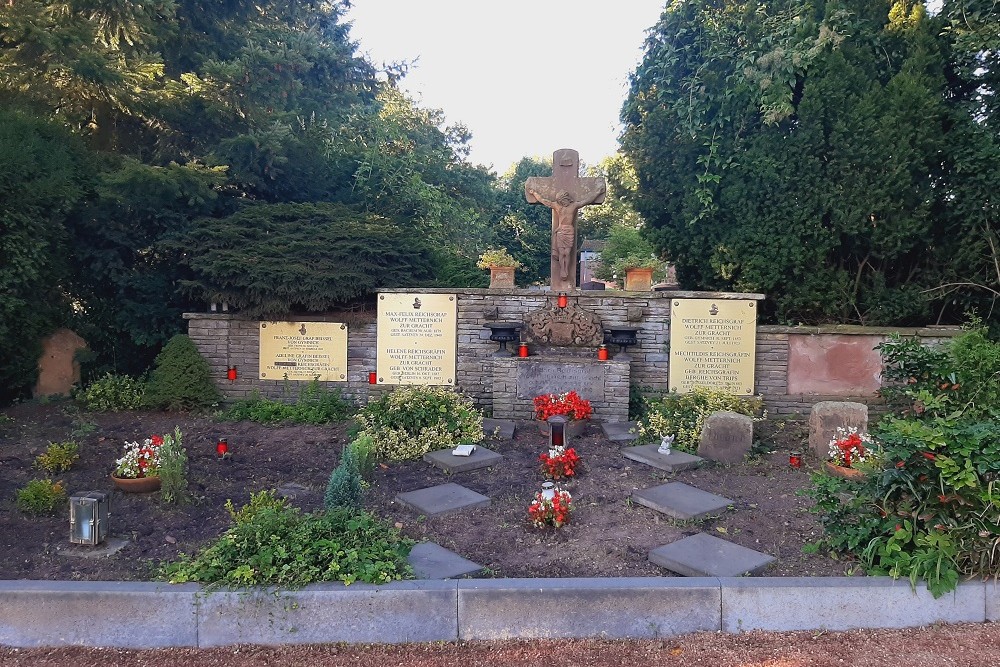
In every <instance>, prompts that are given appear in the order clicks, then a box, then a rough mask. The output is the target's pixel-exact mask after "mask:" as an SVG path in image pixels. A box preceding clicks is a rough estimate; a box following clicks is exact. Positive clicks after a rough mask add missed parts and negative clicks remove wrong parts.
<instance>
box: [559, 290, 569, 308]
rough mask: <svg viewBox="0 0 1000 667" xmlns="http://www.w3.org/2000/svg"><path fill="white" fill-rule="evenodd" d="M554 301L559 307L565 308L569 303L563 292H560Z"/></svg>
mask: <svg viewBox="0 0 1000 667" xmlns="http://www.w3.org/2000/svg"><path fill="white" fill-rule="evenodd" d="M556 303H557V304H558V305H559V307H560V308H565V307H566V306H567V305H568V304H569V299H568V298H567V297H566V294H565V293H560V294H559V297H558V298H557V300H556Z"/></svg>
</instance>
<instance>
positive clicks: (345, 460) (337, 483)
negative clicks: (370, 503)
mask: <svg viewBox="0 0 1000 667" xmlns="http://www.w3.org/2000/svg"><path fill="white" fill-rule="evenodd" d="M361 494H362V484H361V471H360V470H359V468H358V460H357V452H356V451H355V449H354V448H353V447H352V446H351V445H347V446H346V447H344V453H343V454H342V455H341V457H340V465H339V466H337V467H336V468H335V469H334V471H333V473H332V474H331V475H330V481H329V482H327V485H326V494H325V495H324V496H323V505H324V506H325V507H326V508H327V509H328V510H332V509H334V508H337V507H352V508H355V509H360V508H361Z"/></svg>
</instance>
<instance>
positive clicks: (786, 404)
mask: <svg viewBox="0 0 1000 667" xmlns="http://www.w3.org/2000/svg"><path fill="white" fill-rule="evenodd" d="M414 291H423V292H430V293H447V294H455V295H456V296H457V302H458V345H457V362H456V365H457V368H456V371H457V375H456V386H457V387H458V389H460V390H461V391H463V392H465V393H466V394H468V395H470V396H471V397H472V398H473V400H474V401H475V402H476V403H477V405H479V406H480V407H483V408H485V409H487V410H490V411H492V412H493V413H494V414H496V415H498V416H499V415H503V416H504V417H506V418H530V416H531V415H530V408H529V407H528V403H526V402H525V401H524V400H523V397H522V398H521V399H518V398H517V397H516V395H515V394H514V393H512V392H511V391H510V390H509V389H507V388H506V387H507V385H506V384H505V383H504V381H503V379H504V377H505V376H507V377H509V376H510V374H511V373H514V371H515V370H516V368H517V367H516V364H517V363H518V359H516V358H506V359H505V358H500V357H494V356H493V354H494V353H495V352H496V351H497V349H498V345H497V343H495V342H493V341H491V340H490V339H489V336H490V331H489V329H487V328H485V326H484V325H485V324H486V323H488V322H522V321H524V319H525V317H526V316H527V314H528V313H529V312H531V311H533V310H538V309H541V308H544V307H546V306H548V305H549V304H551V303H552V302H553V301H554V300H555V298H556V296H555V295H554V294H551V293H548V292H542V291H536V290H522V289H504V290H489V289H468V290H385V292H393V293H406V292H414ZM569 298H570V300H572V301H575V302H576V303H577V305H579V306H580V307H582V308H585V309H588V310H591V311H593V312H595V313H597V314H598V315H599V316H600V317H601V319H602V322H603V326H604V327H605V328H608V327H609V326H613V325H618V326H630V327H638V328H639V332H638V342H637V345H635V346H633V347H630V348H628V350H627V352H628V356H629V357H630V358H631V360H630V361H629V362H622V361H615V360H614V359H612V361H611V362H609V363H608V372H607V374H606V390H607V392H606V395H607V396H608V401H607V402H606V403H603V404H601V405H595V418H597V419H603V418H608V417H613V418H612V419H610V420H611V421H618V420H619V417H620V415H622V414H624V413H625V412H626V411H627V405H628V387H629V385H632V386H634V387H638V388H639V389H641V390H642V391H643V392H645V393H664V392H666V391H668V380H669V369H670V344H669V343H670V301H671V299H683V298H699V299H748V298H749V299H760V298H762V297H761V295H748V294H722V293H715V292H713V293H706V292H683V291H671V292H652V293H628V292H590V291H575V292H571V293H570V295H569ZM184 318H185V319H187V320H188V334H189V335H190V336H191V338H192V340H193V341H194V343H195V344H196V345H197V346H198V349H199V350H200V351H201V353H202V355H203V356H204V357H205V358H206V359H207V360H208V362H209V364H210V366H211V369H212V376H213V378H214V379H215V382H216V384H217V385H218V387H219V389H220V390H221V391H222V393H223V396H225V398H226V399H227V400H236V399H240V398H245V397H247V396H249V395H251V394H252V393H253V392H254V391H259V392H260V393H261V395H263V396H266V397H269V398H280V399H286V400H294V399H295V398H296V397H297V395H298V391H299V390H300V389H301V388H302V387H303V386H305V383H303V382H288V383H286V382H283V381H281V380H260V379H258V375H259V363H260V353H259V342H260V338H259V331H260V329H259V325H260V322H259V321H258V320H247V319H242V318H241V317H240V316H239V314H232V313H185V315H184ZM288 319H289V320H291V321H332V322H338V321H342V318H341V317H339V316H338V315H335V314H333V315H324V316H315V315H312V316H303V317H289V318H288ZM893 332H898V333H899V334H901V335H903V336H919V337H920V338H921V339H922V341H923V342H924V343H925V344H936V343H939V342H941V341H943V340H946V339H948V338H950V337H952V336H954V335H956V334H957V333H958V332H957V330H954V329H948V328H941V327H928V328H908V329H903V328H901V329H888V328H871V327H854V326H828V327H784V326H758V327H757V341H756V367H755V393H757V394H760V395H762V396H763V397H764V400H765V404H766V406H767V408H768V411H769V412H770V413H771V414H781V415H794V414H798V415H807V414H808V413H809V410H810V408H811V407H812V405H813V404H815V403H818V402H820V401H829V400H838V401H859V402H862V403H866V404H868V405H869V406H871V407H872V408H873V409H874V410H878V407H879V405H880V404H881V401H880V399H879V398H878V397H877V396H875V395H874V394H873V393H872V392H871V391H869V390H867V389H865V390H864V391H861V390H858V391H857V392H856V393H851V391H850V390H846V391H845V390H844V389H843V388H842V387H841V388H838V390H837V391H836V392H835V393H830V394H824V393H808V394H789V393H788V387H789V355H790V345H789V340H790V338H793V337H808V342H810V343H812V342H815V345H814V347H819V348H821V349H827V348H829V349H835V348H836V347H837V345H838V341H842V340H849V339H850V338H849V337H852V336H861V335H865V336H873V335H874V336H881V337H886V336H888V335H889V334H890V333H893ZM845 337H847V338H845ZM800 340H802V339H800ZM609 347H611V348H612V350H611V354H612V357H614V355H615V353H616V352H617V349H616V346H609ZM793 347H795V348H796V349H798V348H799V347H801V346H793ZM532 352H533V353H535V352H542V353H551V352H552V351H551V350H548V351H538V350H533V351H532ZM568 352H569V353H571V354H576V355H577V356H582V357H586V358H588V359H593V358H595V357H596V352H597V351H596V350H589V349H586V350H570V351H568ZM792 354H795V353H794V351H793V352H792ZM375 357H376V325H375V322H367V323H362V324H349V326H348V374H347V375H348V377H347V382H329V383H323V384H325V385H326V386H328V387H329V388H334V389H340V390H341V392H342V393H343V395H344V397H345V398H348V399H350V400H351V401H353V402H354V403H356V404H358V405H361V404H364V403H365V402H367V401H368V399H369V397H370V396H373V395H377V394H378V393H381V392H384V391H387V390H388V389H390V388H391V387H387V386H385V385H377V386H376V385H370V384H368V373H369V372H370V371H374V370H375V361H376V358H375ZM498 361H499V366H498ZM809 361H810V360H803V359H798V360H797V363H796V364H795V365H796V368H798V369H799V370H798V372H799V373H802V372H805V373H808V372H809V366H808V362H809ZM230 367H235V368H236V369H237V379H236V380H233V381H230V380H228V379H227V375H226V371H227V369H228V368H230ZM850 367H851V366H850V364H848V365H847V368H850ZM803 369H804V370H803ZM498 387H500V390H499V391H498V390H497V388H498ZM498 401H499V404H498Z"/></svg>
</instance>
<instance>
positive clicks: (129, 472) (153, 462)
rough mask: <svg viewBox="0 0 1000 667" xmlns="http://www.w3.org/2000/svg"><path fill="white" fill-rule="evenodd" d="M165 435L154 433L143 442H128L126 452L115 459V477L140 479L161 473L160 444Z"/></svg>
mask: <svg viewBox="0 0 1000 667" xmlns="http://www.w3.org/2000/svg"><path fill="white" fill-rule="evenodd" d="M162 444H163V436H160V435H154V436H151V437H149V438H146V439H145V440H144V441H143V442H142V444H139V443H138V442H126V443H125V454H124V456H122V457H121V458H120V459H118V460H116V461H115V472H114V475H115V477H118V478H121V479H139V478H140V477H156V476H158V475H159V474H160V463H161V459H160V445H162Z"/></svg>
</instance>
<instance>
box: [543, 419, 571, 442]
mask: <svg viewBox="0 0 1000 667" xmlns="http://www.w3.org/2000/svg"><path fill="white" fill-rule="evenodd" d="M545 421H547V422H548V423H549V449H552V448H553V447H565V446H566V423H567V422H568V421H569V419H567V418H566V415H552V416H551V417H549V418H548V419H546V420H545Z"/></svg>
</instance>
